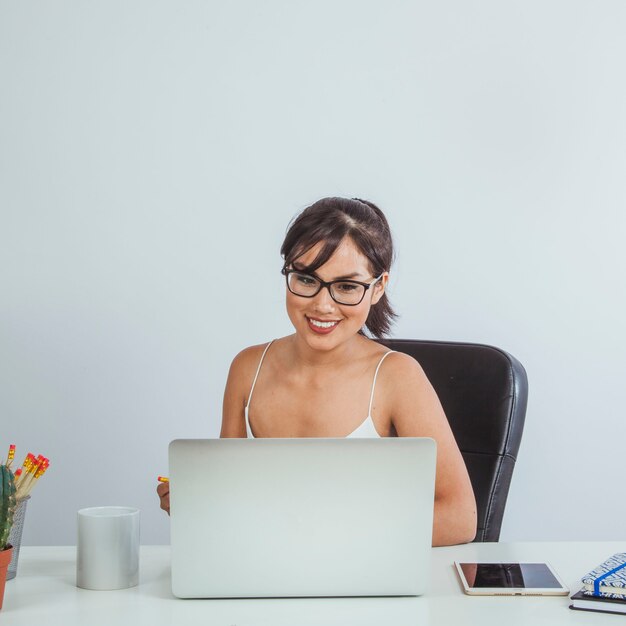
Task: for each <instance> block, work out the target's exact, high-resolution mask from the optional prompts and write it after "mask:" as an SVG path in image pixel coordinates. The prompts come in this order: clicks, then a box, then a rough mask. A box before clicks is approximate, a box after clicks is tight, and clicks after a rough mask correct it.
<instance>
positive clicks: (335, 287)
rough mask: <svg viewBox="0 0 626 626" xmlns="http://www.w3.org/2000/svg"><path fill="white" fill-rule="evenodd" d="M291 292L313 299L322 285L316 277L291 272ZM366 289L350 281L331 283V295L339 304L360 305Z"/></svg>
mask: <svg viewBox="0 0 626 626" xmlns="http://www.w3.org/2000/svg"><path fill="white" fill-rule="evenodd" d="M288 281H289V283H288V284H289V290H290V291H291V292H293V293H295V294H296V295H297V296H303V297H305V298H312V297H313V296H315V295H317V293H318V292H319V290H320V285H321V283H320V282H319V280H317V279H316V278H315V277H313V276H310V275H308V274H300V273H298V272H291V273H290V274H289V276H288ZM364 293H365V287H363V285H359V284H358V283H354V282H350V281H338V282H336V283H331V285H330V295H331V296H332V297H333V300H335V302H338V303H339V304H351V305H354V304H358V303H359V302H361V300H362V299H363V295H364Z"/></svg>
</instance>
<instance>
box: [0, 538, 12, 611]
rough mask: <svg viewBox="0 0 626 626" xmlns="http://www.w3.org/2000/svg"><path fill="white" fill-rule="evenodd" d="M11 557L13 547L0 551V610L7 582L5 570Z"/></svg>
mask: <svg viewBox="0 0 626 626" xmlns="http://www.w3.org/2000/svg"><path fill="white" fill-rule="evenodd" d="M12 556H13V546H11V545H9V546H7V548H6V550H2V551H0V609H1V608H2V601H3V600H4V585H5V583H6V581H7V569H8V567H9V563H10V562H11V557H12Z"/></svg>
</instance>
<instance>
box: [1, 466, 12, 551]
mask: <svg viewBox="0 0 626 626" xmlns="http://www.w3.org/2000/svg"><path fill="white" fill-rule="evenodd" d="M15 506H16V500H15V480H14V478H13V472H12V471H11V470H10V469H9V468H8V467H7V466H6V465H0V551H1V550H5V549H6V548H7V541H8V540H9V533H10V532H11V526H13V514H14V513H15Z"/></svg>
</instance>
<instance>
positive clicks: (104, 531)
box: [76, 506, 139, 590]
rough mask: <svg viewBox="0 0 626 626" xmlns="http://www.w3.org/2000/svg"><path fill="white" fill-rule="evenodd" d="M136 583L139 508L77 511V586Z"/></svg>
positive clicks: (115, 586)
mask: <svg viewBox="0 0 626 626" xmlns="http://www.w3.org/2000/svg"><path fill="white" fill-rule="evenodd" d="M138 583H139V509H134V508H131V507H126V506H96V507H92V508H88V509H80V511H78V543H77V554H76V586H77V587H82V588H83V589H97V590H112V589H125V588H127V587H134V586H136V585H137V584H138Z"/></svg>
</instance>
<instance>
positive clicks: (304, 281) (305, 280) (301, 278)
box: [296, 274, 316, 287]
mask: <svg viewBox="0 0 626 626" xmlns="http://www.w3.org/2000/svg"><path fill="white" fill-rule="evenodd" d="M296 278H297V280H298V282H299V283H300V284H301V285H305V286H307V287H308V286H310V285H314V284H315V283H316V280H315V278H312V277H311V276H306V275H305V274H296Z"/></svg>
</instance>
